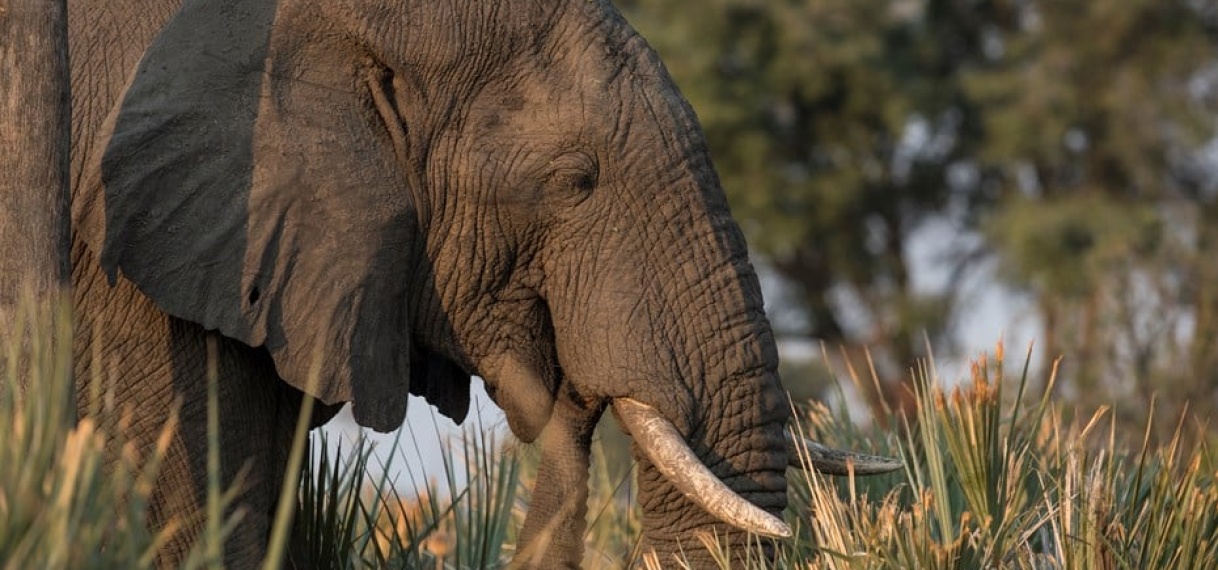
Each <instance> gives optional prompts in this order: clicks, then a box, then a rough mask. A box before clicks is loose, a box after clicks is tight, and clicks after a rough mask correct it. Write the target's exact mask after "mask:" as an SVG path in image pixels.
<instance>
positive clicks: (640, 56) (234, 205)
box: [68, 0, 899, 568]
mask: <svg viewBox="0 0 1218 570" xmlns="http://www.w3.org/2000/svg"><path fill="white" fill-rule="evenodd" d="M68 25H69V49H70V62H71V88H72V125H71V127H72V132H73V133H74V137H73V143H72V153H71V169H72V170H71V176H72V188H71V192H72V196H71V212H72V224H73V230H74V233H73V238H72V245H71V256H72V258H71V261H72V282H73V287H74V293H73V295H74V305H75V311H76V315H77V326H76V337H75V339H74V351H75V353H76V355H77V358H76V364H75V374H76V377H77V378H78V388H77V390H78V398H79V399H80V400H81V401H82V402H83V401H85V400H86V397H85V396H86V395H87V394H92V393H96V392H98V391H99V390H100V389H101V388H99V387H98V386H97V384H96V383H98V382H104V383H105V386H104V390H106V391H108V392H109V393H111V394H112V395H111V398H110V399H111V401H113V402H114V405H113V406H111V407H110V408H109V409H110V410H112V411H111V412H110V413H118V412H117V411H116V410H118V409H120V408H123V407H126V408H127V409H128V410H129V412H128V413H131V414H133V415H132V419H131V421H130V427H129V432H131V433H129V434H127V437H128V438H131V439H133V440H135V441H136V442H138V443H140V444H141V445H142V446H143V448H144V449H147V448H149V447H150V446H151V445H152V442H153V439H154V438H155V436H156V435H157V432H158V430H159V428H160V426H161V425H162V424H163V423H164V422H165V420H166V418H168V417H169V415H170V414H171V413H175V412H174V410H176V413H177V417H178V427H177V429H176V432H175V433H174V434H173V438H172V440H171V443H170V444H169V447H168V452H167V455H166V457H165V459H164V461H163V464H162V467H161V472H160V475H159V477H158V480H157V484H156V486H155V491H154V495H153V499H152V504H151V506H150V510H149V517H150V520H151V523H150V524H152V525H164V524H166V522H167V521H169V520H170V519H175V520H177V521H178V522H179V523H180V526H181V529H182V530H181V531H180V532H179V533H178V534H177V535H175V539H174V540H173V541H171V542H170V543H169V544H168V545H167V546H166V547H165V549H164V550H163V551H162V552H161V555H160V558H159V559H158V564H159V565H161V566H163V567H173V566H175V565H176V564H178V563H179V562H180V561H181V560H182V559H183V557H184V556H186V554H187V552H188V551H189V548H190V546H191V544H192V543H193V542H194V541H195V539H196V538H197V537H198V536H199V535H200V532H201V531H202V529H203V520H202V514H201V513H203V512H204V508H203V506H204V504H205V500H206V497H205V493H206V492H205V489H206V478H207V470H206V464H207V461H206V443H205V442H206V438H205V429H206V417H207V396H206V393H207V389H206V386H207V372H206V371H207V369H208V367H209V366H214V367H215V369H216V374H217V375H218V377H219V379H220V382H219V389H218V392H219V394H218V399H219V406H218V408H219V414H220V417H219V421H220V435H221V437H220V445H221V449H220V453H221V474H222V478H223V481H224V482H225V483H226V484H230V483H232V482H234V481H237V480H240V481H242V482H244V485H243V486H242V489H243V493H242V494H241V495H240V497H239V499H238V501H237V502H238V504H239V506H240V508H242V509H243V512H244V517H243V518H242V519H241V522H240V526H239V528H238V530H237V531H235V532H234V533H233V534H232V536H231V538H229V539H228V540H227V542H226V544H225V545H224V557H225V562H226V564H227V565H229V566H231V567H248V566H251V565H253V564H254V563H256V562H257V561H258V560H260V558H261V556H262V554H263V553H264V550H265V547H266V541H267V536H268V532H269V528H270V524H271V513H272V510H273V509H272V507H273V505H272V502H273V500H274V499H275V497H277V495H278V491H279V487H280V485H281V481H282V480H283V478H284V477H283V475H284V471H285V469H286V463H287V462H286V456H287V450H288V448H289V447H290V443H291V434H292V429H291V428H292V425H293V423H294V422H295V420H296V417H297V414H298V413H299V411H300V409H301V404H302V402H303V401H304V398H312V399H314V401H315V402H316V407H315V408H314V415H313V418H312V420H313V424H314V425H319V424H321V423H324V422H325V421H327V420H328V419H329V418H330V417H332V416H333V415H334V413H335V412H336V411H337V409H338V407H339V406H342V405H344V404H347V403H349V404H350V405H351V409H352V412H353V414H354V417H355V419H356V421H357V422H358V423H359V424H361V425H363V426H365V427H369V428H372V429H375V430H379V431H389V430H393V429H395V428H397V427H398V426H399V425H400V424H401V423H402V421H403V417H404V413H405V410H406V405H407V397H408V395H409V394H415V395H418V396H422V397H423V398H425V399H426V401H427V402H429V403H430V404H431V405H433V406H435V407H436V408H437V409H438V410H439V411H440V412H441V413H442V414H444V415H445V416H447V417H449V418H452V419H453V420H454V421H457V422H460V421H462V420H463V419H464V418H465V416H466V413H467V411H468V408H469V398H470V397H469V390H470V381H471V375H479V376H481V377H483V378H484V379H485V382H486V387H487V391H488V393H489V395H490V396H491V398H492V399H493V400H494V402H495V403H496V405H497V406H499V407H500V408H502V410H503V412H504V414H505V416H506V420H507V424H508V426H509V428H510V429H511V431H512V433H513V434H514V435H515V437H517V438H518V439H519V440H521V441H524V442H538V443H539V444H540V447H541V454H542V463H541V467H540V469H539V473H538V475H537V482H536V491H535V492H534V494H533V498H532V504H531V505H530V507H529V510H528V513H527V516H526V520H525V522H524V523H523V527H522V529H521V531H520V547H519V550H518V553H517V555H516V559H515V562H514V564H516V565H518V566H521V567H544V568H561V567H577V566H579V564H580V559H581V557H582V552H583V551H582V538H581V537H582V534H583V532H582V531H583V528H584V525H585V520H584V519H585V514H586V508H587V507H586V502H587V493H588V490H587V478H588V466H589V443H590V439H591V437H592V430H593V428H594V426H595V425H596V423H597V420H598V419H599V418H600V416H601V415H602V414H603V413H604V412H605V411H606V410H611V412H612V413H613V414H615V415H616V417H617V418H618V419H619V421H620V422H621V424H622V426H623V427H624V429H625V430H626V431H628V432H629V433H630V434H631V436H632V438H633V448H632V452H633V454H634V456H635V458H636V460H637V462H638V464H639V470H638V502H639V504H640V506H641V511H642V530H641V536H640V541H641V544H642V547H643V548H644V549H645V550H650V551H654V552H655V553H656V554H657V555H658V556H659V557H660V559H661V560H668V559H669V557H671V556H673V555H676V554H678V553H680V554H682V555H684V556H686V557H688V558H689V559H690V560H691V561H692V562H693V563H694V565H695V566H700V565H701V564H703V563H706V562H708V560H709V557H710V553H709V552H707V551H706V550H705V548H704V547H703V546H702V545H701V543H700V542H699V541H698V540H697V538H696V537H697V536H698V534H699V533H702V532H715V533H717V534H719V535H720V536H721V537H722V538H723V539H724V540H726V541H727V542H728V543H741V544H743V543H745V542H746V541H747V540H748V537H749V533H756V534H760V535H762V536H765V537H774V538H778V537H783V536H786V535H789V534H790V529H789V527H788V526H787V525H786V524H785V523H784V522H783V521H782V520H781V515H782V512H783V509H784V508H785V507H786V504H787V497H786V472H785V470H786V469H787V467H788V463H789V461H790V460H791V458H792V454H791V453H790V452H789V446H790V445H793V442H794V441H795V440H792V439H791V436H790V434H789V433H788V432H787V431H786V426H787V422H788V416H789V413H790V412H789V409H788V402H787V397H786V393H785V392H784V390H783V387H782V384H781V381H780V379H779V375H778V372H777V364H778V355H777V350H776V348H775V342H774V336H773V333H772V331H771V329H770V326H769V323H768V321H767V319H766V315H765V312H764V310H763V302H762V295H761V290H760V286H759V283H758V278H757V275H756V273H755V271H754V269H753V266H752V265H751V263H750V261H749V258H748V250H747V247H746V244H745V240H744V237H743V235H742V233H741V231H740V229H739V227H738V226H737V224H736V223H735V221H734V220H733V219H732V217H731V214H730V210H729V207H728V204H727V201H726V197H725V194H724V192H723V190H722V188H721V187H720V183H719V180H718V178H717V174H716V172H715V169H714V167H713V165H712V163H711V159H710V154H709V151H708V149H707V144H706V141H705V139H704V137H703V135H702V132H701V128H700V127H699V124H698V121H697V119H696V117H695V115H694V112H693V111H692V109H691V108H690V106H689V104H688V103H687V102H686V100H685V99H684V98H683V97H682V96H681V94H680V92H679V91H678V89H677V88H676V86H675V85H674V83H673V80H672V79H671V78H670V77H669V75H668V73H667V72H666V70H665V69H664V67H663V65H662V64H661V62H660V61H659V59H658V57H657V55H656V54H655V52H654V51H653V50H652V49H651V48H650V47H649V46H648V45H647V44H646V42H645V41H644V40H643V39H642V38H641V37H640V36H639V35H638V34H637V33H636V32H635V31H634V30H633V29H632V28H631V27H630V26H629V25H628V23H627V22H626V21H625V19H624V18H623V17H622V16H621V15H620V14H619V13H618V11H617V10H616V9H615V8H614V7H613V6H612V5H611V4H610V3H608V2H607V1H606V0H554V1H550V2H536V1H529V0H501V1H498V2H484V1H477V0H444V1H422V0H396V1H389V0H333V1H330V2H306V1H303V0H145V1H142V2H137V1H133V0H78V1H74V2H71V3H69V18H68ZM209 363H210V364H209ZM80 407H81V413H82V414H84V413H90V411H89V410H88V409H86V407H85V405H84V404H83V403H82V404H81V406H80ZM103 413H104V412H103ZM813 449H814V451H816V450H820V452H823V453H821V455H820V456H819V457H821V459H820V460H818V461H819V463H817V466H818V468H821V469H825V470H828V471H844V470H847V468H848V467H849V469H853V470H854V472H856V473H859V474H866V473H871V472H880V471H885V470H891V469H893V468H895V466H897V465H899V464H898V463H895V462H894V461H893V460H887V459H884V458H877V457H871V456H866V455H861V454H849V453H848V452H841V453H840V454H839V452H835V451H832V450H823V449H820V448H813Z"/></svg>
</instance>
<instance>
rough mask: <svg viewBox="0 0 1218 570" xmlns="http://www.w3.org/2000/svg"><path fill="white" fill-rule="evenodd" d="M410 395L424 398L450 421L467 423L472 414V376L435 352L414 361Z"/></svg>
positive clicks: (411, 366)
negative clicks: (470, 406) (470, 397)
mask: <svg viewBox="0 0 1218 570" xmlns="http://www.w3.org/2000/svg"><path fill="white" fill-rule="evenodd" d="M410 373H411V381H410V393H411V394H414V395H416V396H422V397H423V398H425V399H427V401H428V403H430V404H431V405H433V406H435V407H436V409H437V410H440V413H441V414H444V415H445V416H447V417H448V418H449V419H451V420H452V421H454V422H456V423H458V424H459V423H461V422H464V421H465V416H467V415H468V414H469V383H470V378H469V373H467V372H466V371H465V370H463V369H462V368H461V367H460V366H458V365H457V364H456V363H455V362H453V361H451V360H449V359H447V358H444V357H443V356H440V355H438V354H434V353H432V352H423V353H422V354H418V355H416V356H415V358H413V359H411V361H410Z"/></svg>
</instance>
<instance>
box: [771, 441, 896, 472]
mask: <svg viewBox="0 0 1218 570" xmlns="http://www.w3.org/2000/svg"><path fill="white" fill-rule="evenodd" d="M784 435H786V437H787V463H788V464H790V465H791V467H794V468H796V469H803V468H804V467H805V465H811V466H812V468H813V469H815V470H817V471H820V472H821V473H825V474H828V475H850V474H851V468H853V470H854V475H858V476H862V475H879V474H881V473H888V472H890V471H896V470H897V469H900V468H901V467H904V466H905V464H904V463H901V461H900V460H899V459H892V458H891V457H881V456H879V455H867V454H864V453H856V452H854V451H843V450H840V449H833V448H829V447H825V446H823V445H821V444H819V443H816V442H815V441H812V440H810V439H807V438H802V437H801V438H799V439H798V440H802V441H803V446H802V448H801V447H800V446H799V445H797V444H796V441H798V440H797V439H796V438H795V436H792V435H791V433H790V432H785V433H784Z"/></svg>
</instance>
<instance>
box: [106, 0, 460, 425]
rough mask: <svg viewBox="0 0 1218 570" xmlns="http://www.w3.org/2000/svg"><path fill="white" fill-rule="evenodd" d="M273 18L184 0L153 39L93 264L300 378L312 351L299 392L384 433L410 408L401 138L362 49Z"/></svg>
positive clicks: (123, 132)
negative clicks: (380, 102)
mask: <svg viewBox="0 0 1218 570" xmlns="http://www.w3.org/2000/svg"><path fill="white" fill-rule="evenodd" d="M275 20H276V4H275V2H273V1H270V0H265V1H263V0H255V1H252V2H251V1H249V0H220V1H203V0H187V1H186V3H185V4H184V5H183V7H182V9H181V10H180V11H179V13H178V14H177V15H176V16H175V17H174V19H173V20H172V21H171V22H170V23H169V24H168V25H167V26H166V27H165V29H164V30H163V31H162V32H161V35H160V36H159V37H158V38H157V39H156V41H155V42H154V43H153V45H152V46H151V47H150V48H149V49H148V51H147V52H146V54H145V55H144V59H143V60H142V61H141V63H140V66H139V69H138V70H137V72H136V75H135V77H134V79H133V80H132V83H131V85H130V87H129V88H128V90H127V92H126V93H125V95H124V98H123V102H122V108H121V109H120V110H119V112H118V115H117V117H116V118H115V119H114V123H113V124H114V132H113V136H112V138H111V139H110V142H109V144H108V146H107V148H106V152H105V156H104V158H103V161H102V169H101V170H102V172H101V176H102V183H103V184H104V186H105V210H106V233H105V243H104V246H103V249H102V256H101V257H102V265H103V268H104V269H105V271H106V272H107V274H108V275H109V276H110V278H111V279H114V278H115V275H116V272H117V271H119V270H121V271H122V272H123V275H124V276H125V277H126V278H128V279H130V280H131V281H132V282H134V283H135V284H136V285H137V286H138V287H139V288H140V289H141V290H142V291H143V292H144V293H145V294H147V295H148V296H149V297H150V298H151V299H152V300H153V301H155V302H156V303H157V304H158V305H160V306H161V307H162V308H163V309H164V310H165V311H167V312H168V313H170V314H172V315H175V316H177V317H180V318H183V319H187V320H190V321H194V322H197V323H200V324H202V325H203V326H204V327H207V328H209V329H218V330H219V331H220V332H222V333H223V334H225V335H227V336H230V337H233V338H236V339H239V340H241V341H244V342H246V343H247V344H250V345H251V346H259V345H265V346H266V348H267V349H268V350H269V351H270V353H271V355H272V356H273V358H274V360H275V365H276V368H277V371H278V372H279V374H280V376H282V377H283V378H284V379H285V380H286V381H287V382H289V383H290V384H292V385H293V386H295V387H297V388H299V389H302V390H304V389H306V386H308V384H309V378H308V374H309V370H310V365H311V364H312V363H313V362H314V355H316V354H318V351H321V355H322V356H321V358H320V359H319V361H320V363H321V366H320V378H319V379H318V380H319V384H318V387H317V388H316V390H312V393H313V394H314V395H315V396H316V397H318V398H319V399H320V400H322V401H323V402H325V403H335V402H341V401H352V402H353V403H354V404H353V410H354V414H355V418H356V420H357V421H358V422H359V423H360V424H361V425H364V426H368V427H371V428H374V429H377V430H379V431H388V430H391V429H394V428H396V427H397V426H399V425H400V424H401V421H402V418H403V417H404V414H405V411H406V399H407V394H408V389H409V384H410V382H409V379H410V355H411V349H410V333H409V319H408V315H407V303H408V300H409V299H408V297H409V295H408V288H409V287H410V284H411V276H412V275H413V274H414V273H416V272H417V269H416V267H417V263H418V260H419V257H418V256H417V254H416V251H417V249H418V248H417V245H418V244H416V240H417V233H418V228H417V220H416V214H415V211H414V204H413V203H412V201H411V194H410V192H409V191H408V189H407V186H406V185H407V178H406V176H405V175H404V174H403V172H402V165H401V163H400V160H399V158H400V154H401V152H402V151H401V149H397V148H395V144H394V140H393V137H392V136H391V135H390V134H389V133H388V132H387V130H386V128H385V124H384V122H383V117H381V116H380V115H379V114H378V113H377V111H376V109H375V106H374V105H373V103H372V100H373V96H372V95H371V94H370V93H369V85H368V82H366V81H365V80H364V77H366V75H367V66H368V64H367V63H366V62H365V63H362V64H357V62H354V61H352V56H351V55H350V54H351V53H352V51H353V50H351V49H337V47H336V46H335V45H329V44H327V43H326V41H327V40H325V39H317V38H314V39H315V40H317V41H310V42H302V41H300V38H299V37H295V38H293V37H290V36H288V34H289V33H292V32H291V31H290V30H288V31H285V28H290V27H291V26H279V25H276V26H272V23H273V22H275ZM281 35H282V36H283V37H280V36H281ZM329 41H332V42H337V41H339V40H333V39H331V40H329ZM306 51H307V53H306ZM360 65H363V66H364V67H363V68H360ZM381 96H383V94H381ZM397 142H398V143H401V141H397ZM466 382H467V383H468V378H466Z"/></svg>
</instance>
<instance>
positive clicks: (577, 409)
mask: <svg viewBox="0 0 1218 570" xmlns="http://www.w3.org/2000/svg"><path fill="white" fill-rule="evenodd" d="M603 411H604V406H603V405H595V406H593V407H584V406H583V405H582V404H579V403H576V402H575V401H573V399H571V398H569V397H567V396H566V395H565V392H564V394H563V395H561V396H560V397H559V400H558V402H556V403H555V405H554V414H553V416H551V418H550V421H549V423H548V424H546V427H545V429H544V430H543V431H542V432H541V437H540V444H541V464H540V465H539V467H538V470H537V480H536V481H535V482H534V484H533V495H532V500H531V502H530V505H529V512H528V514H527V515H526V516H525V519H524V525H523V526H522V527H521V530H520V539H519V542H518V544H517V549H516V555H515V557H513V559H512V564H511V567H512V568H579V567H580V562H581V560H582V559H583V555H584V531H585V529H586V527H587V513H588V469H589V467H590V466H591V458H590V447H591V445H592V432H593V430H595V428H596V422H597V420H598V419H599V418H600V416H601V413H602V412H603Z"/></svg>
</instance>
